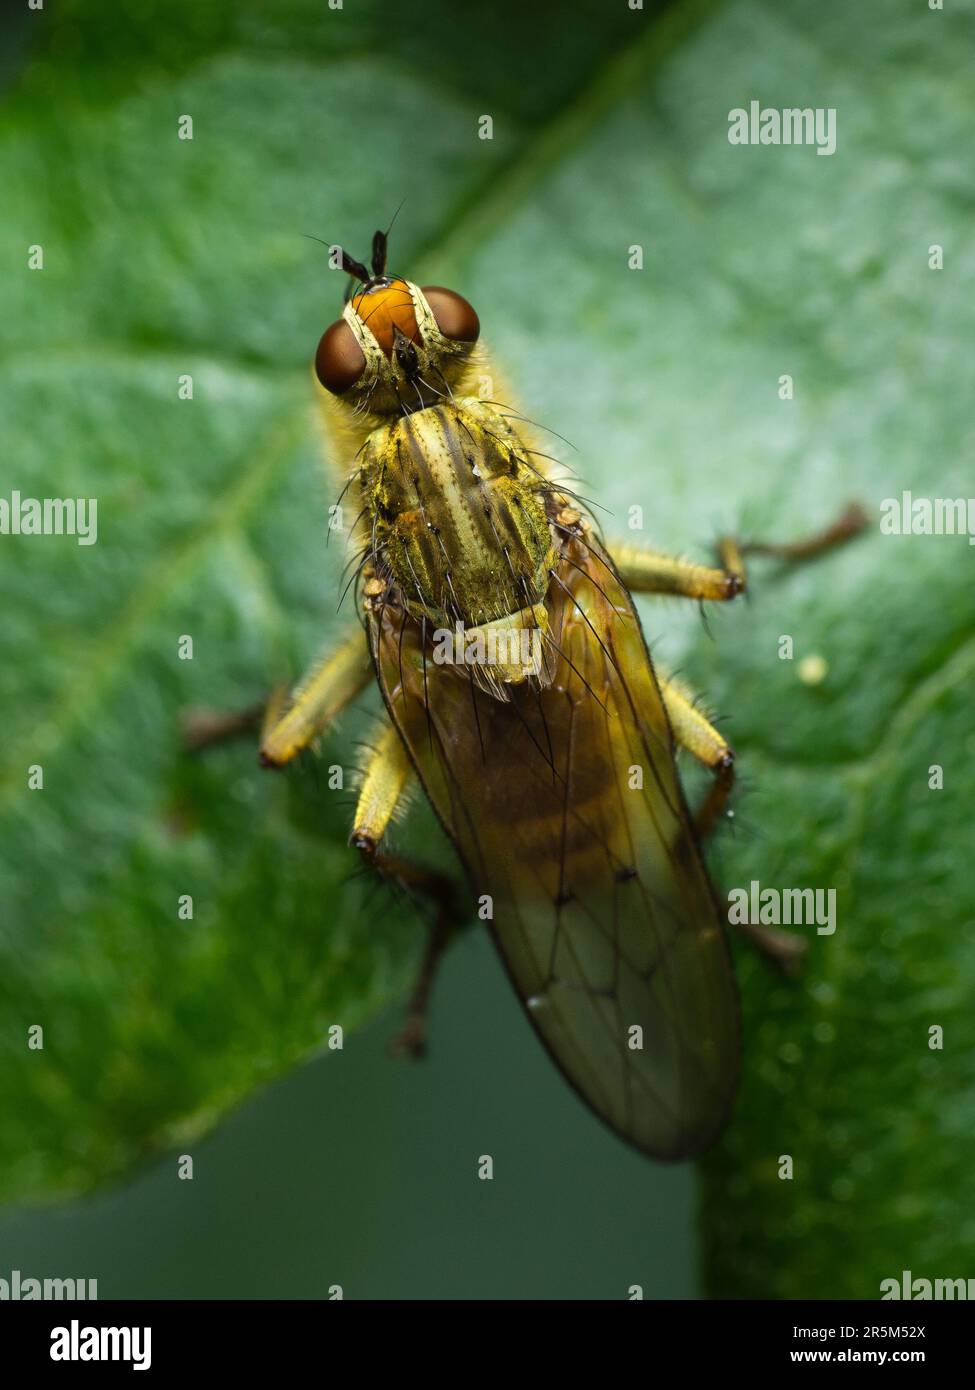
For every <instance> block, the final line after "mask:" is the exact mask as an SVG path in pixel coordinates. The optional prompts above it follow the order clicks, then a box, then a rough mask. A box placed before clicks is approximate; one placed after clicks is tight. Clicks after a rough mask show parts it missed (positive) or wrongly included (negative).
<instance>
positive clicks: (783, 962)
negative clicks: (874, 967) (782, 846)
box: [658, 674, 806, 975]
mask: <svg viewBox="0 0 975 1390" xmlns="http://www.w3.org/2000/svg"><path fill="white" fill-rule="evenodd" d="M658 680H659V681H660V693H661V695H662V697H663V702H664V707H665V709H666V710H667V717H668V719H669V720H670V727H671V731H672V732H673V735H674V738H675V740H676V741H677V743H678V744H679V745H680V747H681V748H686V749H687V751H688V752H689V753H690V754H691V755H692V756H693V757H695V758H696V759H697V760H698V762H699V763H702V764H703V766H704V767H706V768H708V769H709V771H711V772H712V773H713V774H714V781H713V782H712V783H711V786H710V787H709V789H708V793H707V795H706V796H705V798H704V801H703V803H702V804H701V806H700V808H699V809H698V812H697V815H696V817H695V821H694V824H695V828H696V830H697V832H698V835H699V836H700V837H701V838H702V839H703V838H705V837H706V836H707V835H709V834H710V833H711V831H712V830H713V829H714V827H715V825H716V824H717V821H718V819H719V817H720V816H721V815H722V814H723V812H724V810H725V808H726V806H727V804H728V798H729V796H730V795H731V790H732V787H733V786H734V783H735V755H734V751H733V750H732V748H731V745H730V744H729V743H728V742H727V740H726V739H725V738H723V737H722V735H721V734H720V733H719V732H718V730H717V729H716V728H715V727H714V725H713V724H712V723H711V722H710V720H708V719H706V718H705V717H704V715H703V714H702V713H701V711H700V710H699V709H698V708H697V706H696V705H695V704H694V700H693V697H692V695H691V693H690V691H689V690H688V689H687V687H686V686H685V685H683V684H682V683H681V682H680V681H678V680H675V679H674V678H673V677H672V676H662V675H659V674H658ZM739 931H741V932H742V934H743V935H744V936H745V937H747V939H748V940H749V941H750V942H751V943H752V945H753V946H756V947H757V948H758V949H759V950H760V951H761V952H762V954H763V955H764V956H765V957H766V959H768V960H769V961H770V962H771V963H772V964H773V965H775V966H776V967H777V968H778V969H779V970H781V971H782V972H783V974H787V975H788V974H792V973H794V971H795V969H796V967H797V966H798V965H799V963H800V961H801V960H802V957H803V956H804V954H805V951H806V943H805V941H803V939H802V938H801V937H798V936H795V935H794V934H793V933H792V932H784V931H777V930H776V929H775V928H774V927H764V926H762V925H760V924H759V923H757V922H743V923H741V924H740V925H739Z"/></svg>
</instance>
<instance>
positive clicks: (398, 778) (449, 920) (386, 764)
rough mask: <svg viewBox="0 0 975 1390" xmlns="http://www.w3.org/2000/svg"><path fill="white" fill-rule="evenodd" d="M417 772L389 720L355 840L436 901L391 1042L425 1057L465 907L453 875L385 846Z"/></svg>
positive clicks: (372, 861) (371, 859) (369, 769)
mask: <svg viewBox="0 0 975 1390" xmlns="http://www.w3.org/2000/svg"><path fill="white" fill-rule="evenodd" d="M412 772H413V767H412V764H411V762H410V759H409V755H408V754H407V752H406V749H405V748H404V746H403V741H402V739H401V738H400V736H399V734H398V733H397V731H396V729H395V728H394V727H393V725H392V724H387V726H386V727H385V729H384V730H383V733H382V735H381V737H380V739H379V742H378V743H377V745H376V747H375V749H374V750H373V753H372V756H371V757H370V759H369V762H368V764H367V766H366V771H365V776H364V778H363V783H362V789H361V791H360V792H359V801H358V804H357V806H356V812H355V823H354V825H353V828H352V835H351V843H352V844H353V845H354V846H355V848H356V849H357V850H358V851H359V853H360V854H361V855H362V858H363V860H364V861H365V862H366V863H367V864H368V865H369V866H370V867H371V868H372V869H374V870H375V871H376V872H377V873H378V874H379V875H380V876H381V877H382V878H387V879H391V880H392V881H393V882H395V883H398V884H399V885H400V887H402V888H405V889H406V891H407V892H408V893H409V894H410V896H411V897H414V898H420V899H427V900H429V901H431V902H432V903H433V905H434V908H435V910H436V915H435V917H434V920H433V923H432V924H431V926H430V929H429V935H428V937H427V945H426V949H425V951H424V953H423V959H422V961H421V963H420V969H419V972H418V974H417V977H416V981H415V983H414V986H413V993H412V995H411V997H410V1003H409V1008H408V1011H407V1016H406V1023H405V1024H404V1026H403V1028H402V1030H401V1031H400V1032H399V1033H398V1034H397V1035H396V1037H395V1038H394V1039H393V1040H392V1043H391V1045H390V1047H391V1051H393V1052H396V1053H405V1054H407V1055H409V1056H411V1057H422V1056H423V1055H424V1053H425V1052H426V1038H427V1014H428V1011H429V1006H430V994H431V991H432V989H433V982H434V979H435V977H436V973H437V969H438V967H439V965H440V961H441V959H442V958H443V954H444V952H445V951H446V949H447V947H448V946H449V945H450V942H451V941H452V940H453V937H454V935H455V933H456V931H457V928H458V926H459V925H460V921H461V912H460V907H459V904H458V902H457V894H456V889H455V886H454V883H453V882H452V880H451V879H449V878H448V877H447V876H446V875H444V874H439V873H437V872H436V871H435V870H433V869H428V868H425V867H424V866H422V865H419V864H414V863H413V862H412V861H411V860H409V859H405V858H402V857H400V856H398V855H393V854H388V853H387V852H386V851H385V850H384V849H382V848H381V841H382V838H383V836H384V835H385V833H386V830H387V827H388V826H389V822H390V820H391V819H392V816H393V812H394V811H395V809H396V805H397V803H398V801H399V799H400V797H401V796H402V794H403V791H404V788H405V787H406V784H407V782H408V781H409V779H410V777H411V775H412Z"/></svg>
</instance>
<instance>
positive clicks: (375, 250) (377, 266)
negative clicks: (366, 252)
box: [372, 232, 389, 280]
mask: <svg viewBox="0 0 975 1390" xmlns="http://www.w3.org/2000/svg"><path fill="white" fill-rule="evenodd" d="M388 235H389V233H388V232H374V233H373V236H372V273H373V275H374V276H375V277H376V279H377V280H381V279H382V278H383V276H384V275H385V274H386V238H387V236H388Z"/></svg>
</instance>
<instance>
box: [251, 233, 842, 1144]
mask: <svg viewBox="0 0 975 1390" xmlns="http://www.w3.org/2000/svg"><path fill="white" fill-rule="evenodd" d="M342 264H343V268H344V269H345V270H346V271H347V272H348V273H349V274H350V275H351V276H352V277H353V278H354V279H355V280H356V281H358V282H359V285H358V288H357V289H356V292H355V293H354V294H353V295H352V297H351V298H350V299H349V301H348V303H347V304H346V306H345V309H344V312H343V314H342V317H341V318H340V319H339V320H338V321H337V322H336V323H334V324H333V325H332V326H331V327H330V328H329V329H328V330H327V332H326V333H325V334H324V335H323V336H322V339H321V342H320V343H319V346H318V351H317V354H316V358H315V371H316V376H317V380H318V383H319V384H320V389H319V395H320V398H321V405H322V409H323V413H324V416H325V419H326V423H327V426H328V428H329V431H330V433H331V436H332V448H331V453H332V456H333V458H335V459H336V460H340V461H341V465H342V481H343V483H344V491H345V493H346V494H347V495H348V496H349V503H350V506H351V507H352V509H353V510H354V511H355V513H356V515H357V521H356V525H355V532H356V538H357V540H358V543H359V546H360V550H361V558H360V567H359V572H358V583H357V586H356V592H357V605H358V609H359V612H360V615H361V617H362V619H363V621H364V626H365V637H364V636H363V633H362V632H361V631H360V630H359V627H358V625H357V626H356V627H355V628H354V630H353V631H352V632H351V633H350V635H349V637H348V638H347V640H345V641H343V642H341V643H340V644H339V645H338V646H337V647H336V649H335V650H334V652H333V653H332V654H331V655H330V656H329V657H328V659H327V660H326V661H325V662H324V663H323V664H321V665H320V666H319V667H318V668H316V669H315V670H314V671H313V672H312V673H311V675H310V676H309V677H308V678H307V679H306V680H305V681H304V682H303V683H302V684H300V685H299V686H298V687H297V690H296V691H295V693H294V695H293V696H292V697H291V700H290V702H289V703H288V705H287V706H286V707H285V708H283V709H280V708H279V709H277V710H274V711H272V712H270V714H269V717H268V719H267V720H266V724H265V732H264V737H263V742H262V747H261V758H262V761H263V762H264V763H265V764H266V765H268V766H272V767H281V766H283V765H284V764H286V763H288V762H289V761H290V760H291V759H292V758H294V757H295V756H296V754H298V753H299V752H300V751H301V750H302V749H304V748H306V747H307V746H308V745H309V744H310V743H311V742H312V741H313V740H314V739H316V738H317V737H318V735H320V734H321V733H322V731H323V730H324V729H325V728H326V727H327V726H328V724H329V723H330V721H331V720H332V719H333V718H334V716H335V715H336V714H337V713H338V712H339V710H341V709H342V708H343V706H345V705H346V704H347V703H348V701H349V700H350V699H352V698H353V696H354V695H355V694H356V693H357V692H358V691H360V690H361V689H363V688H364V687H365V685H366V684H367V683H368V682H369V681H370V679H371V678H375V679H376V680H377V681H378V684H379V688H380V691H381V692H382V698H383V701H384V703H385V707H386V712H387V715H388V719H387V721H386V723H385V727H384V730H383V732H382V734H381V735H380V737H379V739H378V743H377V746H376V748H375V751H374V753H373V754H372V756H371V759H370V761H369V763H368V766H367V767H366V768H365V771H364V778H363V783H362V788H361V791H360V794H359V800H358V806H357V809H356V813H355V823H354V826H353V830H352V843H353V844H354V845H355V846H356V847H357V848H358V850H359V851H360V853H361V854H362V855H363V856H364V857H365V858H366V859H367V860H368V861H369V862H370V863H371V864H372V865H374V866H375V868H376V869H378V870H379V871H380V872H381V873H383V874H385V875H389V876H391V877H393V878H395V879H396V880H398V881H399V882H400V883H401V884H403V885H405V886H406V887H407V888H408V889H409V890H410V891H411V892H412V893H414V894H416V895H418V896H429V897H430V898H431V899H432V900H433V901H434V902H435V903H436V904H437V909H438V910H437V917H436V922H435V925H434V927H433V930H432V933H431V939H430V944H429V946H428V949H427V953H426V956H425V959H424V966H423V969H422V971H421V975H420V979H419V982H418V985H417V990H416V994H415V997H414V1000H413V1007H412V1010H411V1015H410V1020H409V1023H408V1027H407V1030H406V1035H405V1036H406V1038H407V1041H408V1044H409V1045H410V1046H411V1047H412V1048H413V1049H414V1050H416V1051H419V1050H421V1049H422V1045H423V1037H424V1015H425V1006H426V1000H427V996H428V993H429V988H430V982H431V978H432V974H433V969H434V965H435V962H436V959H437V957H438V955H439V953H440V952H441V950H442V948H443V946H444V945H445V943H446V942H447V940H448V939H449V938H450V936H451V935H452V934H453V932H454V931H455V930H456V928H457V927H458V926H459V925H461V924H462V923H463V922H464V921H465V920H466V919H468V918H471V917H473V916H475V915H477V916H479V917H480V918H482V919H483V920H485V921H487V922H488V924H489V926H490V930H491V932H492V934H493V937H494V940H495V942H496V943H497V946H498V949H499V951H500V952H501V956H502V958H503V960H504V962H505V965H506V967H507V970H508V974H509V976H510V978H511V982H512V984H513V985H514V988H515V989H516V991H517V993H518V996H519V998H520V999H521V1001H522V1003H523V1004H524V1006H525V1009H526V1011H527V1013H528V1017H529V1019H530V1020H531V1023H532V1025H533V1026H534V1028H535V1030H536V1032H537V1033H538V1035H539V1037H540V1038H541V1039H542V1041H543V1042H544V1044H545V1046H546V1047H547V1048H548V1050H549V1052H550V1053H551V1055H552V1057H553V1058H554V1060H555V1061H556V1063H557V1064H558V1066H559V1067H560V1068H561V1070H562V1071H563V1073H564V1074H565V1076H566V1077H567V1079H568V1080H569V1081H570V1082H571V1083H572V1085H573V1086H574V1087H575V1089H576V1090H577V1091H578V1093H579V1094H580V1095H581V1096H582V1098H583V1099H584V1100H585V1101H586V1103H587V1104H588V1105H589V1106H591V1108H592V1109H593V1110H594V1111H595V1112H596V1114H597V1115H599V1116H600V1118H601V1119H603V1120H604V1121H605V1122H606V1123H607V1124H608V1125H609V1126H611V1128H612V1129H614V1130H615V1131H616V1132H617V1133H618V1134H619V1135H621V1136H622V1137H623V1138H624V1139H626V1140H628V1141H629V1142H630V1143H632V1144H634V1145H636V1146H637V1147H638V1148H639V1149H641V1150H643V1151H644V1152H645V1153H648V1154H651V1155H653V1156H655V1157H657V1158H665V1159H676V1158H681V1157H686V1156H688V1155H691V1154H694V1153H697V1152H699V1151H700V1150H701V1149H703V1148H704V1147H705V1146H706V1145H707V1144H708V1143H709V1142H710V1141H711V1140H712V1139H713V1138H714V1137H715V1135H716V1134H717V1133H718V1131H719V1130H720V1129H721V1127H722V1126H723V1124H724V1123H725V1120H726V1118H727V1115H728V1112H729V1109H730V1107H731V1104H732V1100H733V1097H734V1093H735V1087H736V1081H737V1074H738V1052H739V1044H738V1005H737V997H736V990H735V983H734V977H733V973H732V969H731V963H730V959H729V952H728V946H727V943H726V940H725V933H724V928H723V914H722V910H721V907H720V905H719V902H718V898H717V896H716V894H715V891H714V889H713V887H712V885H711V882H710V880H709V878H708V874H707V871H706V869H705V866H704V861H703V858H702V855H701V848H700V843H701V837H702V835H703V834H704V833H705V832H706V831H707V830H708V829H709V828H710V826H711V825H712V824H713V822H714V821H715V819H716V818H717V817H718V815H719V814H720V813H721V811H722V808H723V806H724V803H725V800H726V798H727V796H728V793H729V791H730V789H731V783H732V777H733V754H732V751H731V749H730V748H729V746H728V744H727V743H726V742H725V740H724V739H723V738H722V736H721V735H720V734H719V733H718V732H717V730H716V729H714V728H713V727H712V726H711V724H709V723H708V721H707V720H706V719H705V718H704V717H703V715H702V714H701V713H700V712H699V710H698V709H697V708H696V706H695V704H694V702H693V699H692V697H690V696H689V695H688V693H687V692H686V691H685V690H684V689H682V688H681V687H680V686H679V685H678V684H677V683H676V682H675V681H674V680H672V679H669V678H668V677H666V676H664V675H662V674H661V673H660V672H655V670H654V667H653V664H652V663H651V660H650V656H649V653H648V651H647V647H646V643H645V641H644V638H643V633H642V631H641V628H640V622H639V619H638V617H637V613H636V610H635V608H634V605H633V600H632V598H631V596H630V591H631V590H639V591H644V592H650V593H666V594H678V595H685V596H687V597H689V598H694V599H714V600H719V601H721V600H727V599H731V598H734V597H735V595H736V594H740V593H741V592H742V591H743V589H744V587H745V571H744V566H743V560H742V556H743V554H744V552H745V550H746V549H748V548H749V547H745V546H740V545H737V544H736V543H735V542H734V541H731V540H725V541H723V542H721V543H720V546H719V557H720V563H719V566H718V567H715V568H710V567H707V566H702V565H695V564H690V563H687V562H685V561H683V560H678V559H674V558H672V557H670V556H667V555H663V554H659V553H656V552H651V551H646V550H640V549H635V548H633V547H614V546H607V545H606V544H604V543H603V541H602V540H601V539H600V537H599V536H598V535H597V533H596V530H595V528H594V526H593V523H592V522H591V520H590V519H589V518H588V517H587V515H586V514H585V511H584V509H583V507H582V506H581V505H580V504H579V502H578V501H577V500H576V499H575V497H574V496H573V495H571V494H570V492H569V491H568V489H567V488H566V487H565V485H564V483H563V482H562V481H560V476H559V472H558V469H557V466H556V465H555V464H554V462H553V461H552V460H550V459H549V458H548V457H547V456H546V455H544V454H543V453H542V452H540V451H539V450H538V449H537V448H536V446H535V441H534V439H533V437H532V435H531V433H530V430H529V428H528V425H527V422H526V421H525V420H524V418H523V417H522V416H520V415H519V414H518V413H517V412H516V411H515V410H514V409H513V408H512V407H511V406H510V405H503V404H500V403H498V402H495V401H489V400H484V399H481V398H480V397H479V396H478V395H477V394H475V389H476V383H477V382H478V381H480V380H482V379H483V378H484V376H485V374H486V373H487V371H488V369H487V359H486V357H485V354H484V351H483V349H482V348H481V347H480V346H479V344H478V339H479V328H480V326H479V322H478V316H477V314H476V313H475V312H474V309H473V308H472V307H471V305H470V304H469V303H468V302H467V301H466V300H465V299H463V298H461V296H460V295H458V294H456V293H454V292H453V291H451V290H447V289H443V288H438V287H430V286H428V287H425V288H421V287H420V286H418V285H415V284H413V283H412V282H411V281H409V280H404V279H401V278H400V277H398V276H394V275H390V274H387V271H386V236H385V234H384V233H381V232H377V233H376V235H375V237H374V239H373V247H372V258H371V272H370V270H367V269H366V267H365V266H364V265H362V264H360V263H359V262H358V261H356V260H353V259H352V258H351V257H349V256H348V255H346V254H345V253H344V252H343V253H342ZM859 525H860V517H859V515H858V514H857V513H856V512H853V511H851V512H849V513H847V514H846V515H845V516H844V517H843V518H841V520H840V521H839V522H838V523H837V525H836V526H834V527H832V528H830V530H829V531H827V532H824V533H823V534H822V535H821V536H819V537H815V538H813V539H812V540H811V541H808V542H806V543H804V544H800V545H798V546H778V547H774V546H761V547H758V546H753V547H750V548H751V549H754V550H761V551H763V552H764V553H774V554H779V555H781V556H783V557H791V558H799V557H801V556H803V555H805V554H811V553H813V552H814V551H817V550H820V549H823V548H824V547H825V546H827V545H829V544H832V543H834V542H836V541H838V540H840V539H843V538H844V537H845V536H847V535H850V534H852V532H853V531H855V530H856V529H857V528H858V526H859ZM678 745H680V746H683V747H685V748H687V749H689V750H690V752H691V753H692V754H693V755H694V756H695V757H696V758H698V759H699V760H700V761H701V762H702V763H704V764H705V765H706V766H707V767H708V768H710V769H711V770H712V771H713V772H714V774H715V780H714V783H713V785H712V789H711V792H710V794H709V795H708V797H707V798H706V800H705V804H704V806H703V807H702V809H701V811H700V813H699V814H698V815H697V817H695V816H693V815H692V814H691V813H690V811H689V810H688V806H687V803H686V801H685V797H684V792H683V790H682V787H681V783H680V780H679V778H678V774H677V769H676V765H675V749H676V747H677V746H678ZM412 778H419V781H420V783H421V784H422V786H423V789H424V791H425V793H426V795H427V797H428V798H429V800H430V802H431V803H432V805H433V808H434V810H435V811H436V813H437V815H438V817H439V819H440V822H441V823H442V825H443V827H444V829H445V831H446V832H447V835H448V836H449V838H450V840H451V841H452V843H453V845H454V847H455V849H456V851H457V854H458V856H459V858H460V860H461V863H462V865H463V868H464V870H465V874H466V879H467V884H468V888H469V895H466V896H465V894H464V893H463V892H462V891H459V890H458V888H457V886H456V885H455V884H454V883H453V882H452V880H451V879H450V878H449V877H447V876H446V875H442V874H438V873H435V872H433V871H431V870H429V869H425V868H422V867H420V866H418V865H416V864H413V863H412V862H409V861H407V860H405V859H402V858H399V857H396V856H394V855H392V854H390V853H388V852H387V850H386V849H385V848H384V846H383V837H384V834H385V832H386V830H387V828H388V826H389V823H390V820H391V818H392V816H393V812H394V810H395V807H396V805H397V802H398V801H399V800H400V798H401V797H402V796H403V794H404V791H405V789H406V788H407V784H408V783H409V782H410V780H411V779H412ZM766 944H771V945H773V946H774V945H780V944H781V943H777V942H774V941H771V942H770V941H766Z"/></svg>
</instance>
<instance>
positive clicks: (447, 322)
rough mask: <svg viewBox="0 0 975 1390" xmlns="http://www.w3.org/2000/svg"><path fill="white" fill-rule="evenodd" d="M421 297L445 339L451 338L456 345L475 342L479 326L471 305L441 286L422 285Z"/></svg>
mask: <svg viewBox="0 0 975 1390" xmlns="http://www.w3.org/2000/svg"><path fill="white" fill-rule="evenodd" d="M423 297H424V299H425V300H426V301H427V303H428V304H429V305H430V312H431V313H432V314H433V317H434V318H435V319H436V320H437V327H438V328H439V329H440V332H441V333H442V334H443V335H444V337H445V338H453V339H454V341H455V342H458V343H476V342H477V338H478V334H479V333H480V331H481V325H480V322H479V321H478V317H477V314H476V313H475V312H474V306H473V305H472V304H468V302H467V300H466V299H464V298H462V297H461V295H459V294H455V293H454V291H453V290H445V289H444V288H443V287H442V286H441V285H424V287H423Z"/></svg>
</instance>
